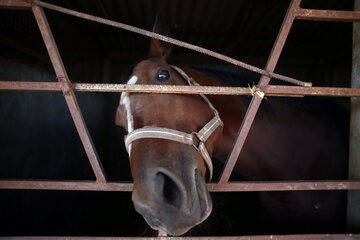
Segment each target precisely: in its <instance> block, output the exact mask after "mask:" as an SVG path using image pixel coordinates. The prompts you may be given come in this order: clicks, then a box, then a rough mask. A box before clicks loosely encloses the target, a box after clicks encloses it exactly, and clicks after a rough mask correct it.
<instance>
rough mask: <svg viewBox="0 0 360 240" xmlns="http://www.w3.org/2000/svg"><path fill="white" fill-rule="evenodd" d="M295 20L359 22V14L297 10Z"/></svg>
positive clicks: (356, 12)
mask: <svg viewBox="0 0 360 240" xmlns="http://www.w3.org/2000/svg"><path fill="white" fill-rule="evenodd" d="M296 19H300V20H311V21H330V22H359V21H360V12H359V11H334V10H316V9H304V8H299V9H297V11H296Z"/></svg>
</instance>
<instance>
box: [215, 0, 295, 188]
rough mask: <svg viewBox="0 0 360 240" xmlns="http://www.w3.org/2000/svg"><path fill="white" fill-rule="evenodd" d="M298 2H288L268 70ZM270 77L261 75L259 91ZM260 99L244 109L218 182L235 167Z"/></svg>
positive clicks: (276, 58)
mask: <svg viewBox="0 0 360 240" xmlns="http://www.w3.org/2000/svg"><path fill="white" fill-rule="evenodd" d="M300 4H301V0H292V1H291V3H290V6H289V8H288V10H287V12H286V16H285V18H284V20H283V23H282V25H281V28H280V31H279V33H278V35H277V37H276V41H275V43H274V46H273V48H272V50H271V53H270V56H269V58H268V61H267V64H266V67H265V69H266V70H268V71H274V69H275V66H276V64H277V62H278V60H279V57H280V54H281V52H282V49H283V47H284V45H285V42H286V39H287V36H288V35H289V32H290V30H291V27H292V24H293V22H294V20H295V13H296V10H297V9H298V8H299V7H300ZM270 79H271V78H270V77H269V76H265V75H262V76H261V78H260V82H259V85H258V87H259V89H260V90H261V91H263V89H264V88H265V87H266V86H267V85H268V84H269V82H270ZM265 95H266V93H265ZM261 101H262V98H261V97H260V96H259V95H258V94H255V95H254V96H253V98H252V100H251V103H250V105H249V107H248V109H247V111H246V114H245V117H244V119H243V121H242V123H241V126H240V130H239V133H238V135H237V137H236V140H235V144H234V146H233V149H232V151H231V153H230V155H229V157H228V159H227V161H226V164H225V167H224V169H223V172H222V174H221V177H220V180H219V183H226V182H228V181H229V179H230V176H231V173H232V171H233V169H234V167H235V164H236V162H237V161H238V158H239V155H240V152H241V150H242V148H243V146H244V143H245V140H246V138H247V136H248V133H249V131H250V128H251V126H252V124H253V122H254V119H255V116H256V113H257V111H258V109H259V107H260V104H261Z"/></svg>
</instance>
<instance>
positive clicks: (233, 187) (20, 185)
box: [0, 180, 360, 192]
mask: <svg viewBox="0 0 360 240" xmlns="http://www.w3.org/2000/svg"><path fill="white" fill-rule="evenodd" d="M132 188H133V184H132V183H119V182H106V183H105V182H94V181H23V180H0V189H31V190H65V191H126V192H130V191H132ZM207 188H208V190H209V191H210V192H258V191H259V192H260V191H315V190H360V181H349V180H346V181H342V180H338V181H290V182H289V181H268V182H249V181H245V182H230V183H224V184H218V183H208V184H207Z"/></svg>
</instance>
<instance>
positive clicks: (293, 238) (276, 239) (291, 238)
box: [0, 233, 360, 240]
mask: <svg viewBox="0 0 360 240" xmlns="http://www.w3.org/2000/svg"><path fill="white" fill-rule="evenodd" d="M0 239H6V240H37V239H40V240H42V239H49V240H87V239H90V240H102V239H105V240H123V239H132V240H144V239H154V240H157V239H158V240H164V239H173V240H186V239H194V240H212V239H224V240H304V239H307V240H338V239H342V240H355V239H360V234H351V233H350V234H296V235H262V236H232V237H224V236H221V237H216V236H213V237H211V236H206V237H151V238H145V237H130V238H129V237H58V236H57V237H49V236H46V237H39V236H36V237H0Z"/></svg>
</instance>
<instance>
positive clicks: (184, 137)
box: [125, 66, 223, 180]
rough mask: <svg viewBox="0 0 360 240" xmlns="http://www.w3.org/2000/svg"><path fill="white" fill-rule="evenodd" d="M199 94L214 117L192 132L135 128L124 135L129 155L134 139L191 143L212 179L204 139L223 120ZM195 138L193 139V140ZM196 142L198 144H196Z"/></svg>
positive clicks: (210, 162)
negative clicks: (198, 129) (156, 139)
mask: <svg viewBox="0 0 360 240" xmlns="http://www.w3.org/2000/svg"><path fill="white" fill-rule="evenodd" d="M172 68H173V69H174V70H175V71H176V72H177V73H179V74H180V75H181V76H182V77H183V78H184V79H185V80H186V81H187V82H188V84H189V85H190V86H199V84H198V83H197V82H195V80H194V79H192V78H190V77H189V76H188V75H187V74H186V73H185V72H184V71H183V70H181V69H180V68H178V67H176V66H172ZM200 96H201V97H202V98H203V99H204V100H205V102H206V103H207V104H208V105H209V107H210V108H211V110H212V111H213V112H214V117H213V118H212V119H211V120H210V121H209V122H208V123H207V124H206V125H205V126H204V127H203V128H202V129H201V130H200V131H199V132H193V133H185V132H181V131H177V130H173V129H169V128H161V127H143V128H139V129H136V130H134V131H132V132H130V133H129V134H128V135H126V136H125V146H126V150H127V152H128V153H129V155H130V151H129V146H130V145H131V143H132V142H133V141H135V140H138V139H142V138H158V139H166V140H171V141H175V142H180V143H184V144H187V145H192V146H193V147H194V148H195V149H196V150H197V151H198V152H199V153H200V154H201V156H202V158H203V159H204V161H205V163H206V165H207V167H208V170H209V178H210V180H211V179H212V175H213V164H212V161H211V158H210V155H209V153H208V151H207V150H206V147H205V142H206V140H207V139H208V138H209V137H210V136H211V135H212V134H213V133H214V132H215V130H216V129H217V128H218V127H219V126H223V122H222V121H221V119H220V116H219V113H218V111H217V110H216V109H215V108H214V106H213V105H212V104H211V102H210V100H209V99H208V98H207V97H206V96H205V95H203V94H200ZM194 140H195V141H194ZM197 142H198V144H196V143H197Z"/></svg>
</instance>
